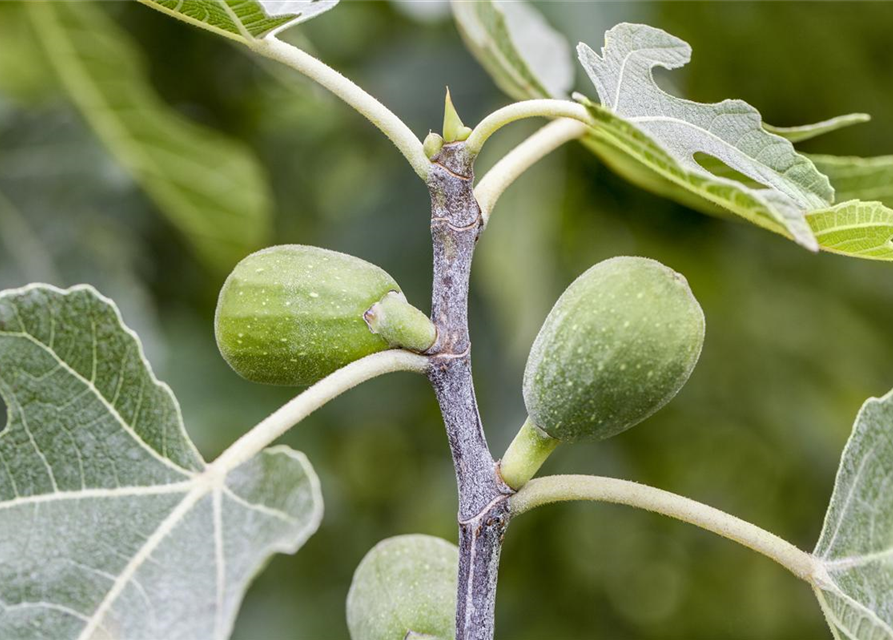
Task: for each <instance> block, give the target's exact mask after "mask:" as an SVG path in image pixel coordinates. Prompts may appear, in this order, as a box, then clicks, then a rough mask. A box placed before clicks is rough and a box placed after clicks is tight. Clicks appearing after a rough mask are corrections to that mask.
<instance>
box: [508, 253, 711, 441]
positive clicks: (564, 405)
mask: <svg viewBox="0 0 893 640" xmlns="http://www.w3.org/2000/svg"><path fill="white" fill-rule="evenodd" d="M703 344H704V312H703V311H702V310H701V306H700V305H699V304H698V301H697V300H696V299H695V297H694V295H692V292H691V289H690V288H689V286H688V282H687V281H686V280H685V278H684V277H682V276H681V275H680V274H678V273H676V272H675V271H673V270H671V269H669V268H668V267H665V266H664V265H662V264H660V263H659V262H657V261H655V260H649V259H647V258H630V257H622V258H613V259H611V260H606V261H604V262H600V263H599V264H597V265H595V266H594V267H592V268H591V269H589V270H588V271H587V272H586V273H584V274H583V275H582V276H580V277H579V278H577V280H576V281H575V282H574V283H573V284H571V286H570V287H568V289H567V291H565V292H564V294H562V296H561V298H559V299H558V302H557V303H555V306H554V307H553V309H552V311H551V312H550V313H549V316H548V317H547V318H546V322H545V323H544V324H543V327H542V329H540V333H539V335H538V336H537V338H536V341H535V342H534V344H533V348H532V349H531V351H530V356H529V358H528V360H527V367H526V369H525V371H524V403H525V405H526V406H527V412H528V414H529V415H530V418H531V419H532V421H533V423H534V424H535V425H536V426H537V427H539V428H540V429H542V430H543V431H544V432H545V433H546V434H548V435H549V436H551V437H552V438H555V439H557V440H560V441H562V442H574V441H577V440H603V439H605V438H610V437H611V436H614V435H617V434H618V433H620V432H622V431H625V430H626V429H629V428H630V427H632V426H633V425H635V424H638V423H639V422H641V421H642V420H644V419H645V418H647V417H648V416H650V415H651V414H653V413H654V412H655V411H657V410H658V409H660V408H661V407H662V406H664V405H665V404H666V403H667V402H669V401H670V399H671V398H673V396H675V395H676V394H677V393H678V392H679V390H680V389H681V388H682V386H683V385H684V384H685V382H686V381H687V380H688V377H689V375H691V372H692V370H693V369H694V367H695V364H696V363H697V361H698V357H699V356H700V354H701V347H702V346H703Z"/></svg>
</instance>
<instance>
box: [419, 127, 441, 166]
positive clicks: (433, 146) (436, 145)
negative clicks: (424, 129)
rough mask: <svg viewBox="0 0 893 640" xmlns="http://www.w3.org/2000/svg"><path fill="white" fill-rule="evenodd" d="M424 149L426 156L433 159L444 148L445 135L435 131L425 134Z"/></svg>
mask: <svg viewBox="0 0 893 640" xmlns="http://www.w3.org/2000/svg"><path fill="white" fill-rule="evenodd" d="M422 149H423V150H424V151H425V156H426V157H427V158H428V160H432V159H433V158H434V156H436V155H437V154H438V153H440V150H441V149H443V137H442V136H441V135H439V134H437V133H434V132H433V131H432V132H430V133H429V134H428V135H427V136H425V142H424V143H423V144H422Z"/></svg>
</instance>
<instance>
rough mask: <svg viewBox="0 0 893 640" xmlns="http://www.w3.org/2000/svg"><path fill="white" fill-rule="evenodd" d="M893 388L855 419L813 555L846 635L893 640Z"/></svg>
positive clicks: (826, 601) (839, 634) (828, 608)
mask: <svg viewBox="0 0 893 640" xmlns="http://www.w3.org/2000/svg"><path fill="white" fill-rule="evenodd" d="M891 496H893V392H891V393H889V394H887V395H886V396H884V397H883V398H880V399H878V398H872V399H870V400H868V401H867V402H866V403H865V404H864V405H863V407H862V409H861V411H860V412H859V415H858V417H857V418H856V424H855V426H854V428H853V434H852V436H851V437H850V440H849V442H848V443H847V446H846V449H845V450H844V453H843V458H842V460H841V463H840V469H839V471H838V474H837V481H836V483H835V485H834V493H833V495H832V497H831V505H830V507H829V509H828V514H827V516H826V518H825V526H824V528H823V529H822V534H821V537H820V539H819V542H818V545H816V549H815V557H816V559H817V560H818V561H819V562H820V563H821V566H822V568H823V570H824V572H823V575H822V576H820V577H819V579H818V580H817V586H816V595H817V596H818V598H819V602H820V603H821V605H822V609H823V610H824V612H825V617H826V618H827V620H828V623H829V625H830V626H831V628H832V630H833V632H834V634H835V637H836V638H838V639H840V640H893V498H891Z"/></svg>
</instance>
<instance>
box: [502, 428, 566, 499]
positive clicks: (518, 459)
mask: <svg viewBox="0 0 893 640" xmlns="http://www.w3.org/2000/svg"><path fill="white" fill-rule="evenodd" d="M559 444H560V441H559V440H556V439H555V438H552V437H550V436H549V435H547V434H546V433H545V432H543V430H542V429H540V428H539V427H537V426H536V425H535V424H533V421H532V420H531V419H530V418H529V417H528V418H527V420H525V421H524V424H523V425H522V426H521V429H520V430H519V431H518V434H517V435H516V436H515V439H514V440H512V443H511V444H510V445H509V448H508V449H507V450H506V452H505V455H504V456H503V457H502V461H501V462H500V463H499V465H500V466H499V471H500V473H501V474H502V479H503V481H504V482H505V483H506V484H507V485H508V486H510V487H511V488H512V489H515V490H518V489H520V488H521V487H523V486H524V485H525V484H527V483H528V482H529V481H530V479H531V478H532V477H533V476H535V475H536V472H537V471H539V468H540V467H541V466H543V463H544V462H545V461H546V458H548V457H549V455H550V454H551V453H552V452H553V451H555V447H557V446H558V445H559Z"/></svg>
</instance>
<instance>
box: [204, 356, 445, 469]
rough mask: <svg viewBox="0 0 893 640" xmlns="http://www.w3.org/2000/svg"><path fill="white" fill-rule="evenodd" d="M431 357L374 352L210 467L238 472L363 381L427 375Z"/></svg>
mask: <svg viewBox="0 0 893 640" xmlns="http://www.w3.org/2000/svg"><path fill="white" fill-rule="evenodd" d="M427 370H428V358H427V357H425V356H420V355H418V354H416V353H410V352H408V351H398V350H389V351H381V352H379V353H374V354H372V355H371V356H366V357H365V358H362V359H360V360H357V361H356V362H351V363H350V364H349V365H347V366H346V367H342V368H341V369H338V370H337V371H336V372H334V373H332V374H331V375H328V376H326V377H325V378H323V379H322V380H320V381H319V382H317V383H316V384H315V385H313V386H312V387H310V388H308V389H307V390H306V391H304V392H303V393H302V394H300V395H299V396H297V397H296V398H294V399H292V400H291V401H289V402H288V403H286V404H285V405H283V406H282V407H281V408H279V409H278V410H277V411H276V412H275V413H273V414H272V415H270V416H269V417H267V418H266V419H264V420H263V421H261V422H260V423H258V424H257V426H255V427H254V428H253V429H252V430H251V431H249V432H248V433H246V434H245V435H243V436H242V437H241V438H239V439H238V440H236V441H235V442H234V443H233V444H232V445H231V446H230V447H229V448H228V449H227V450H226V451H224V452H223V453H222V454H220V456H219V457H218V458H217V459H216V460H215V461H214V462H213V463H212V464H211V465H210V466H211V467H213V468H214V469H218V470H223V471H227V470H230V469H235V468H236V467H238V466H239V465H240V464H242V463H244V462H247V461H248V460H250V459H251V458H253V457H254V456H255V455H256V454H258V453H260V452H261V451H262V450H263V449H265V448H266V447H267V446H268V445H269V444H270V443H272V442H273V441H274V440H276V439H277V438H279V437H280V436H281V435H282V434H284V433H285V432H286V431H288V430H289V429H291V428H292V427H293V426H295V425H296V424H297V423H299V422H300V421H301V420H303V419H304V418H306V417H307V416H309V415H310V414H311V413H313V412H314V411H316V410H317V409H319V408H320V407H321V406H323V405H324V404H326V403H327V402H328V401H329V400H332V399H334V398H337V397H338V396H340V395H341V394H342V393H344V392H345V391H347V390H348V389H352V388H353V387H355V386H357V385H358V384H360V383H361V382H365V381H367V380H371V379H372V378H375V377H378V376H380V375H383V374H385V373H392V372H394V371H414V372H416V373H425V372H426V371H427Z"/></svg>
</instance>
